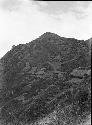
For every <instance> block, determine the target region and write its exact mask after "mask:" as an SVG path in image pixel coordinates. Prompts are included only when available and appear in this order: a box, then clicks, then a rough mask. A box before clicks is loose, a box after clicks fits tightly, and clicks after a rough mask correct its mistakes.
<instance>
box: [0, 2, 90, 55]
mask: <svg viewBox="0 0 92 125" xmlns="http://www.w3.org/2000/svg"><path fill="white" fill-rule="evenodd" d="M45 32H53V33H56V34H58V35H60V36H62V37H73V38H77V39H84V40H86V39H89V38H91V37H92V2H91V1H52V2H51V1H32V0H0V57H2V56H3V55H4V54H5V53H6V52H7V51H9V50H10V49H11V47H12V45H18V44H22V43H27V42H30V41H32V40H33V39H35V38H37V37H39V36H40V35H42V34H43V33H45Z"/></svg>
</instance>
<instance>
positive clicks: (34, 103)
mask: <svg viewBox="0 0 92 125" xmlns="http://www.w3.org/2000/svg"><path fill="white" fill-rule="evenodd" d="M88 41H89V40H87V41H84V40H77V39H74V38H64V37H60V36H58V35H56V34H54V33H49V32H47V33H44V34H43V35H42V36H40V37H39V38H37V39H35V40H33V41H31V42H30V43H27V44H19V45H18V46H13V48H12V49H11V50H10V51H9V52H8V53H6V54H5V55H4V57H3V58H2V59H1V60H0V62H1V63H0V64H1V65H2V72H3V75H0V85H2V89H1V90H0V93H1V96H0V111H1V112H0V115H1V116H0V119H1V121H2V124H4V123H5V124H7V125H8V123H11V124H12V125H15V124H18V125H26V124H27V125H30V124H36V123H37V122H38V121H39V120H42V119H43V118H44V117H45V118H46V117H47V116H48V115H49V114H51V113H53V112H55V113H56V115H55V117H56V122H55V121H54V122H55V124H56V123H57V124H58V125H59V124H60V123H62V125H63V124H64V123H66V125H72V124H73V125H76V123H77V122H79V121H80V120H82V119H85V117H86V116H88V115H89V114H90V111H91V95H90V92H91V53H90V50H91V46H90V42H88ZM79 67H81V69H80V68H79ZM0 72H1V70H0ZM1 79H2V80H1ZM62 112H63V113H64V114H65V119H66V118H67V119H66V120H65V121H63V119H62V118H61V117H62ZM68 112H70V115H68ZM66 116H67V117H66ZM78 119H79V121H78ZM37 124H38V123H37ZM48 124H49V123H48ZM53 124H54V123H53Z"/></svg>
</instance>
